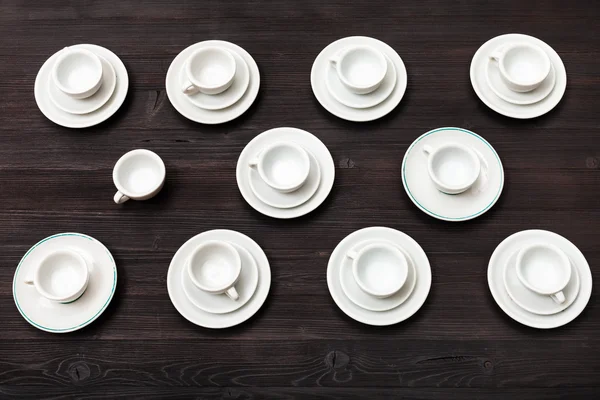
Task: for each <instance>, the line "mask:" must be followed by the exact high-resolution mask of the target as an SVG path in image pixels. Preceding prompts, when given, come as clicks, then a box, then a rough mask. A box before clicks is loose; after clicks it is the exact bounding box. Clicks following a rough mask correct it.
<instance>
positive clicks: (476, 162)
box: [423, 143, 481, 194]
mask: <svg viewBox="0 0 600 400" xmlns="http://www.w3.org/2000/svg"><path fill="white" fill-rule="evenodd" d="M423 151H424V152H425V153H426V154H427V155H428V160H427V171H428V172H429V177H430V178H431V180H432V181H433V184H434V185H435V187H436V188H437V189H438V190H439V191H440V192H443V193H446V194H459V193H462V192H464V191H466V190H467V189H469V188H470V187H471V186H473V184H474V183H475V181H476V180H477V178H478V177H479V173H480V172H481V161H480V159H479V156H478V155H477V153H475V151H474V150H473V149H472V148H470V147H468V146H464V145H462V144H459V143H449V144H445V145H442V146H439V147H437V148H433V147H432V146H429V145H425V146H423Z"/></svg>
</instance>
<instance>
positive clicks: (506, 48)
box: [470, 34, 567, 119]
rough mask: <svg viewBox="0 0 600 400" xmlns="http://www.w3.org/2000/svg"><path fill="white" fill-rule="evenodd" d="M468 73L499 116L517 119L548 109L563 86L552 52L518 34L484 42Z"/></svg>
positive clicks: (561, 71)
mask: <svg viewBox="0 0 600 400" xmlns="http://www.w3.org/2000/svg"><path fill="white" fill-rule="evenodd" d="M470 75H471V84H472V85H473V89H474V90H475V93H476V94H477V96H478V97H479V98H480V99H481V101H483V102H484V103H485V104H486V105H487V106H488V107H489V108H491V109H492V110H494V111H496V112H498V113H500V114H502V115H506V116H507V117H512V118H520V119H527V118H535V117H539V116H540V115H543V114H545V113H547V112H548V111H550V110H552V109H553V108H554V107H555V106H556V105H557V104H558V103H559V101H560V100H561V98H562V96H563V95H564V93H565V89H566V87H567V72H566V70H565V66H564V64H563V62H562V60H561V58H560V56H559V55H558V54H557V53H556V51H554V49H552V47H550V46H548V45H547V44H546V43H544V42H543V41H541V40H539V39H537V38H534V37H532V36H528V35H521V34H507V35H502V36H497V37H495V38H493V39H490V40H488V41H487V42H486V43H484V44H483V45H482V46H481V47H480V48H479V50H477V52H476V53H475V55H474V56H473V60H472V61H471V74H470Z"/></svg>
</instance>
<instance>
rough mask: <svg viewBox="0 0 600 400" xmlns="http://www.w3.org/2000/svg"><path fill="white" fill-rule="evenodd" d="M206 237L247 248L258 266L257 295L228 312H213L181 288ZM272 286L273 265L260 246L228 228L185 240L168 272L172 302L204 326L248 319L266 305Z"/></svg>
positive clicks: (195, 322) (186, 315) (212, 326)
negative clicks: (185, 272)
mask: <svg viewBox="0 0 600 400" xmlns="http://www.w3.org/2000/svg"><path fill="white" fill-rule="evenodd" d="M207 240H224V241H227V242H230V243H233V244H236V245H238V246H240V247H242V248H244V249H246V250H247V251H248V252H249V253H250V255H251V256H252V258H254V260H255V261H256V265H257V266H258V270H259V272H258V277H259V279H258V287H257V288H256V291H255V292H254V295H253V296H252V297H251V298H250V300H249V301H248V302H247V303H246V304H244V305H243V306H242V307H241V308H239V309H237V310H235V311H233V312H230V313H227V314H213V313H208V312H206V311H203V310H201V309H199V308H197V307H196V306H195V305H194V303H192V302H191V301H190V300H189V299H188V297H187V296H186V295H185V293H184V291H183V288H182V282H181V275H182V273H183V270H184V267H185V263H186V261H187V259H188V258H189V256H190V254H191V253H192V251H193V250H194V249H195V248H196V247H197V246H198V245H199V244H201V243H203V242H205V241H207ZM270 287H271V268H270V267H269V260H267V256H266V255H265V253H264V252H263V250H262V249H261V248H260V246H259V245H258V244H256V242H255V241H254V240H252V239H250V238H249V237H248V236H246V235H243V234H241V233H239V232H235V231H230V230H225V229H217V230H212V231H206V232H203V233H200V234H199V235H196V236H194V237H193V238H191V239H190V240H188V241H187V242H185V243H184V244H183V246H181V247H180V248H179V250H177V252H176V253H175V255H174V256H173V259H172V260H171V264H170V265H169V272H168V273H167V290H168V292H169V297H170V298H171V302H172V303H173V306H175V308H176V309H177V311H179V313H180V314H181V315H182V316H183V317H185V318H186V319H187V320H188V321H190V322H191V323H193V324H196V325H199V326H203V327H205V328H214V329H220V328H229V327H231V326H234V325H238V324H241V323H242V322H244V321H246V320H247V319H249V318H250V317H252V316H253V315H254V314H255V313H256V312H257V311H258V310H259V309H260V307H261V306H262V305H263V303H264V302H265V300H266V298H267V295H268V294H269V288H270Z"/></svg>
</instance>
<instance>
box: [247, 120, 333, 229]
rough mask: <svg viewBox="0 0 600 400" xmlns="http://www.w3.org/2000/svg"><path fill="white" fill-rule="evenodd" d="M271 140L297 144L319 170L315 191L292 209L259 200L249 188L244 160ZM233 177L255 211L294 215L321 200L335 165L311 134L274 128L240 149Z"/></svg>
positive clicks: (331, 184) (293, 216) (281, 215)
mask: <svg viewBox="0 0 600 400" xmlns="http://www.w3.org/2000/svg"><path fill="white" fill-rule="evenodd" d="M274 141H282V142H285V141H291V142H295V143H296V144H299V145H300V146H302V147H304V148H305V149H306V150H307V151H308V152H310V153H311V154H312V155H313V156H314V158H315V159H316V160H317V162H318V163H319V166H320V169H321V179H320V183H319V188H318V189H317V192H316V193H315V194H314V195H313V196H312V197H311V198H310V199H309V200H308V201H306V202H304V203H302V204H301V205H299V206H297V207H294V208H277V207H272V206H270V205H268V204H266V203H263V202H262V201H261V200H260V199H259V198H258V197H256V195H255V194H254V192H253V191H252V188H251V187H250V179H249V178H250V174H249V173H248V163H249V162H250V160H251V159H252V158H254V157H255V156H256V154H257V153H258V152H259V151H261V150H262V149H263V148H265V147H266V146H267V145H269V144H271V143H273V142H274ZM236 179H237V184H238V188H239V189H240V192H241V194H242V196H243V197H244V199H245V200H246V201H247V202H248V204H250V206H252V208H254V209H255V210H256V211H258V212H260V213H262V214H264V215H268V216H270V217H273V218H281V219H287V218H296V217H300V216H302V215H305V214H308V213H309V212H311V211H313V210H314V209H315V208H317V207H318V206H319V205H321V203H323V201H325V199H326V198H327V196H328V195H329V192H330V191H331V188H332V187H333V181H334V180H335V165H334V164H333V158H332V157H331V154H330V153H329V150H328V149H327V147H326V146H325V145H324V144H323V142H321V141H320V140H319V139H318V138H317V137H316V136H314V135H313V134H311V133H309V132H306V131H303V130H301V129H297V128H274V129H270V130H268V131H265V132H263V133H261V134H259V135H258V136H256V137H255V138H254V139H252V140H251V141H250V143H248V144H247V145H246V147H245V148H244V150H242V153H241V154H240V157H239V158H238V163H237V168H236Z"/></svg>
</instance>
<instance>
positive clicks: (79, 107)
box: [48, 56, 117, 114]
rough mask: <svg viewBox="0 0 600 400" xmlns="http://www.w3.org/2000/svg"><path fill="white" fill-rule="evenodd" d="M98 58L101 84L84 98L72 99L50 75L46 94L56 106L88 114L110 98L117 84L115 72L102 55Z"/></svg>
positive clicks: (66, 110)
mask: <svg viewBox="0 0 600 400" xmlns="http://www.w3.org/2000/svg"><path fill="white" fill-rule="evenodd" d="M98 58H99V59H100V62H101V63H102V86H100V89H98V91H97V92H96V93H94V94H93V95H91V96H90V97H86V98H85V99H74V98H73V97H71V96H69V95H67V94H65V93H64V92H63V91H61V90H60V89H59V88H58V86H56V84H55V83H54V80H53V79H52V76H50V78H49V79H48V95H49V96H50V100H52V102H53V103H54V105H55V106H56V107H58V108H60V109H61V110H63V111H65V112H68V113H71V114H88V113H91V112H93V111H96V110H97V109H99V108H100V107H102V106H103V105H104V104H105V103H106V102H107V101H108V99H110V96H112V94H113V92H114V91H115V87H116V86H117V73H116V72H115V69H114V68H113V66H112V64H111V63H109V62H108V61H106V59H105V58H104V57H101V56H98Z"/></svg>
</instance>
